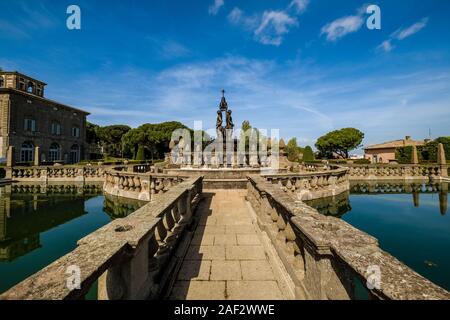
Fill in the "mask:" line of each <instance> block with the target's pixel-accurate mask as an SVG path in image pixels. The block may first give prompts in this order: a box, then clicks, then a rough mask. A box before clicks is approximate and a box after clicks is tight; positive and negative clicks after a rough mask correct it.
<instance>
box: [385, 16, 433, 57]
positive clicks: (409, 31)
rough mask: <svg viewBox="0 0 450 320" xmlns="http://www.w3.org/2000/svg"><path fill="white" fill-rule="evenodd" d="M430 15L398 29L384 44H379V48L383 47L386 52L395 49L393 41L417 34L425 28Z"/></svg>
mask: <svg viewBox="0 0 450 320" xmlns="http://www.w3.org/2000/svg"><path fill="white" fill-rule="evenodd" d="M428 20H429V19H428V17H427V18H423V19H422V20H420V21H419V22H416V23H414V24H413V25H412V26H410V27H408V28H404V29H398V30H397V31H395V32H394V33H393V34H391V36H390V38H389V39H388V40H385V41H384V42H383V43H382V44H380V45H379V46H378V49H382V50H383V51H384V52H391V51H392V50H393V49H394V46H393V44H392V43H393V42H394V41H402V40H405V39H406V38H408V37H411V36H412V35H414V34H416V33H417V32H419V31H420V30H422V29H423V28H425V27H426V26H427V24H428Z"/></svg>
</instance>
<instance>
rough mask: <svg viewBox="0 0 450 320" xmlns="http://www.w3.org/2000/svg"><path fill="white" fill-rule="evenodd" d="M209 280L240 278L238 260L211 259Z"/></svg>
mask: <svg viewBox="0 0 450 320" xmlns="http://www.w3.org/2000/svg"><path fill="white" fill-rule="evenodd" d="M211 280H242V275H241V264H240V262H239V261H218V260H215V261H213V262H212V266H211Z"/></svg>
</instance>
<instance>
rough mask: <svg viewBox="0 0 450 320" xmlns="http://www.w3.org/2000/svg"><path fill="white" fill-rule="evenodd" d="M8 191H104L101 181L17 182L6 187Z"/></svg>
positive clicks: (15, 192) (78, 192)
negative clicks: (87, 182) (72, 182)
mask: <svg viewBox="0 0 450 320" xmlns="http://www.w3.org/2000/svg"><path fill="white" fill-rule="evenodd" d="M4 188H5V189H7V190H8V193H13V194H48V195H50V194H59V195H62V194H81V195H99V194H101V193H102V184H101V183H92V184H67V183H63V184H44V183H43V184H34V183H33V184H31V183H16V184H13V185H9V186H6V187H4Z"/></svg>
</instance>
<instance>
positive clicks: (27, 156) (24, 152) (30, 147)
mask: <svg viewBox="0 0 450 320" xmlns="http://www.w3.org/2000/svg"><path fill="white" fill-rule="evenodd" d="M33 157H34V144H33V142H30V141H27V142H24V143H22V147H21V148H20V161H21V162H32V161H33Z"/></svg>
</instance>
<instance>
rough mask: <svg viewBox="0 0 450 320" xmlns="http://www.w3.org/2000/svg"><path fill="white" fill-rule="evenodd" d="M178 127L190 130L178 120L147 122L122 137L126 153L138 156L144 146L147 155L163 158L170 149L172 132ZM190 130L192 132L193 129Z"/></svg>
mask: <svg viewBox="0 0 450 320" xmlns="http://www.w3.org/2000/svg"><path fill="white" fill-rule="evenodd" d="M177 129H188V130H190V129H189V128H188V127H186V126H185V125H184V124H182V123H180V122H176V121H171V122H163V123H158V124H151V123H147V124H144V125H142V126H140V127H139V128H136V129H132V130H130V131H128V132H127V133H126V134H125V135H124V136H123V137H122V145H123V150H124V154H125V155H127V156H130V157H131V156H132V157H133V158H136V156H137V151H138V149H139V147H140V146H142V147H143V148H144V151H145V154H146V155H150V156H151V157H152V158H158V159H162V158H163V157H164V153H166V152H168V151H169V144H170V140H171V138H172V133H173V131H175V130H177ZM190 131H191V134H192V130H190ZM139 156H141V155H139Z"/></svg>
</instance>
